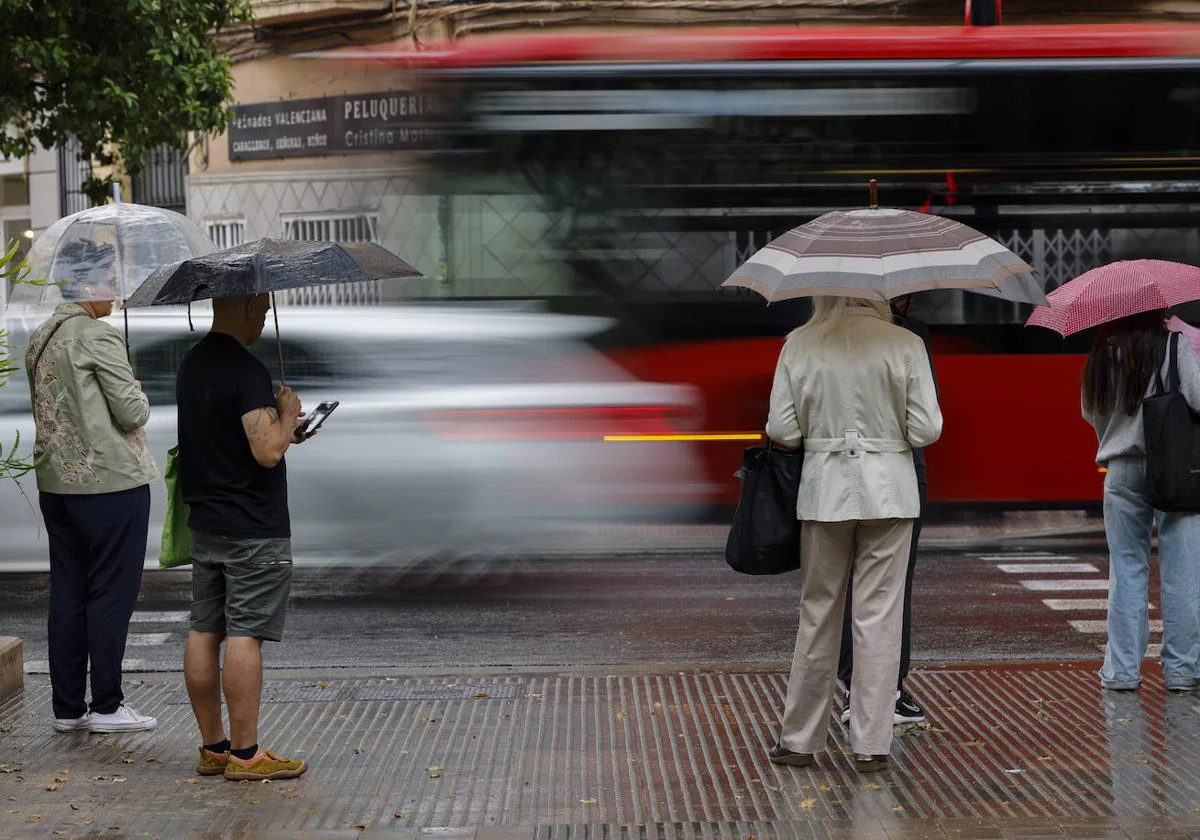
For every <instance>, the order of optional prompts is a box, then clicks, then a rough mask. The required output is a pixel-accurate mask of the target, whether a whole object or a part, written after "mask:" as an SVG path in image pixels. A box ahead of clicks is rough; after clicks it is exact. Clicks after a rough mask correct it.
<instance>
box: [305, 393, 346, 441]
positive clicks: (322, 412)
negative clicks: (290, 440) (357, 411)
mask: <svg viewBox="0 0 1200 840" xmlns="http://www.w3.org/2000/svg"><path fill="white" fill-rule="evenodd" d="M339 404H340V403H338V401H337V400H332V401H326V402H323V403H321V404H320V405H318V406H317V407H316V409H315V410H314V411H313V412H312V413H311V414H309V415H308V416H307V417H305V418H304V422H303V423H302V424H300V425H299V426H298V427H297V428H296V437H297V438H309V437H312V436H313V435H315V434H316V433H317V429H319V428H321V426H322V425H323V424H324V423H325V420H326V419H327V418H328V417H329V415H330V414H333V410H334V409H335V408H337V407H338V405H339Z"/></svg>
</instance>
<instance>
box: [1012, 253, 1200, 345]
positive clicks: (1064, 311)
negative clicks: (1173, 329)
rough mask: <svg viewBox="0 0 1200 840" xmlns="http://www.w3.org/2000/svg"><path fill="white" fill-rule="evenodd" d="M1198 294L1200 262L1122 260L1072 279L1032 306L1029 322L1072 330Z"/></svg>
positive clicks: (1199, 297)
mask: <svg viewBox="0 0 1200 840" xmlns="http://www.w3.org/2000/svg"><path fill="white" fill-rule="evenodd" d="M1194 300H1200V268H1196V267H1195V266H1191V265H1185V264H1184V263H1177V262H1169V261H1167V260H1122V261H1120V262H1114V263H1109V264H1108V265H1102V266H1100V267H1099V268H1093V269H1092V270H1091V271H1088V272H1085V273H1084V274H1081V275H1079V276H1078V277H1076V278H1075V279H1074V280H1068V281H1067V282H1066V283H1063V284H1062V285H1061V286H1059V287H1058V288H1057V289H1055V290H1054V291H1053V292H1051V293H1050V300H1049V306H1039V307H1038V308H1037V309H1035V310H1033V314H1032V315H1031V316H1029V320H1028V321H1026V322H1025V325H1026V326H1029V327H1046V328H1047V329H1051V330H1054V331H1055V332H1057V333H1059V334H1060V335H1064V336H1067V335H1072V334H1073V333H1077V332H1081V331H1083V330H1086V329H1090V328H1091V327H1096V326H1099V325H1100V324H1104V323H1107V322H1109V321H1116V320H1119V319H1121V318H1125V317H1127V316H1129V315H1137V314H1138V313H1139V312H1151V311H1153V310H1155V309H1168V308H1170V307H1172V306H1178V305H1180V304H1181V303H1189V302H1190V301H1194Z"/></svg>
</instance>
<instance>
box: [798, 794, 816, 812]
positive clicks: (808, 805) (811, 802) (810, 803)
mask: <svg viewBox="0 0 1200 840" xmlns="http://www.w3.org/2000/svg"><path fill="white" fill-rule="evenodd" d="M816 804H817V800H815V799H813V798H812V797H811V796H806V797H804V798H803V799H801V800H800V801H799V802H797V803H796V807H797V808H799V809H800V810H801V811H811V810H812V809H813V807H814V806H815V805H816Z"/></svg>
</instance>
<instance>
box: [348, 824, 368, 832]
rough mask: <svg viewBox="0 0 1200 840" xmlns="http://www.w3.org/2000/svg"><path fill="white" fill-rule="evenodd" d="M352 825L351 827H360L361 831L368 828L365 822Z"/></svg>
mask: <svg viewBox="0 0 1200 840" xmlns="http://www.w3.org/2000/svg"><path fill="white" fill-rule="evenodd" d="M350 827H351V828H355V829H358V830H359V831H366V830H367V827H366V826H365V825H364V824H363V823H355V824H354V825H352V826H350Z"/></svg>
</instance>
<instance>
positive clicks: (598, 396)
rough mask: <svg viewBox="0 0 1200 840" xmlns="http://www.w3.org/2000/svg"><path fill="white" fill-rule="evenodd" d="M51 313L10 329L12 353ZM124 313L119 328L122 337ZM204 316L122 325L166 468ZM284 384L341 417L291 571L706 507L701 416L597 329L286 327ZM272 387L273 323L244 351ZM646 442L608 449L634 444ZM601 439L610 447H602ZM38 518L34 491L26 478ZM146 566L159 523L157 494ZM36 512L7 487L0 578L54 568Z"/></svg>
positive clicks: (298, 321)
mask: <svg viewBox="0 0 1200 840" xmlns="http://www.w3.org/2000/svg"><path fill="white" fill-rule="evenodd" d="M46 314H47V312H46V311H44V310H40V309H39V310H38V311H37V312H36V313H34V314H30V313H26V314H24V315H16V314H15V313H13V312H12V311H11V310H10V313H9V317H8V318H7V322H8V329H9V330H10V332H11V333H12V337H11V345H12V348H13V350H14V351H15V352H18V353H19V352H22V351H23V349H24V347H25V344H26V341H27V336H28V333H29V332H30V331H31V330H32V329H33V328H35V327H36V326H37V324H38V323H40V321H41V320H42V319H43V318H45V317H46ZM121 317H122V316H121V315H120V313H118V314H117V315H115V316H113V318H112V319H111V321H112V323H113V324H114V325H116V326H118V327H120V326H121V320H120V319H121ZM209 319H210V316H209V315H208V314H207V313H196V314H195V318H194V321H195V327H196V331H195V332H191V331H189V329H188V322H187V315H186V314H185V313H184V312H182V311H175V310H172V311H154V310H149V311H138V310H135V311H131V312H130V313H129V327H130V344H131V347H132V360H133V365H134V372H135V375H136V376H137V377H138V378H139V379H140V380H141V381H142V384H143V388H144V390H145V392H146V393H147V395H148V396H149V397H150V402H151V406H152V412H151V419H150V422H149V424H148V426H147V432H148V435H149V438H150V442H151V445H152V447H153V450H154V454H155V458H156V460H157V462H158V463H159V465H160V467H161V466H162V464H163V463H164V462H165V459H166V451H167V449H168V448H170V447H171V446H173V445H174V444H175V443H176V442H177V438H176V431H175V429H176V407H175V372H176V369H177V368H178V366H179V362H180V360H181V359H182V358H183V355H184V354H185V353H186V352H187V350H188V349H189V348H190V347H191V346H192V345H193V344H194V343H195V342H196V341H198V340H199V339H200V338H201V337H202V336H203V334H204V332H206V331H207V329H208V325H209ZM279 320H280V327H281V335H282V349H283V357H284V372H285V376H286V381H287V384H288V385H290V386H292V387H293V388H295V389H296V391H297V392H298V393H299V395H300V397H301V399H302V400H303V402H304V405H305V407H306V408H307V409H312V408H315V407H316V406H317V404H318V403H319V402H321V401H322V400H338V401H340V403H341V404H340V406H339V407H338V409H337V411H335V412H334V413H333V415H332V416H331V417H330V418H329V419H328V421H326V423H325V425H324V427H323V428H322V429H321V431H320V432H319V434H318V435H317V436H316V437H314V438H313V439H312V440H310V441H308V442H306V443H304V444H303V445H301V446H296V447H293V448H292V449H291V450H289V452H288V455H287V462H288V494H289V499H290V506H291V513H292V530H293V540H294V545H295V550H296V554H297V558H298V560H307V561H308V562H314V563H338V562H354V563H360V562H388V561H395V562H406V561H409V560H411V559H413V558H417V557H422V556H428V555H430V554H435V553H446V552H449V553H470V554H473V555H480V554H483V555H487V554H494V553H500V552H519V551H521V550H523V549H537V548H538V541H539V539H540V533H541V529H540V526H541V525H543V524H544V523H546V522H547V521H550V520H554V519H561V518H570V519H577V520H596V519H609V518H613V517H621V518H625V517H629V516H636V517H638V518H653V517H655V516H657V515H659V514H661V513H663V512H668V511H672V512H674V511H680V510H687V509H689V507H690V506H692V505H694V504H698V503H701V502H703V500H704V499H705V498H706V497H707V496H708V495H709V493H710V492H711V488H709V487H708V486H707V484H706V483H705V480H704V478H703V470H702V466H701V464H700V462H699V460H698V457H697V455H696V453H695V452H694V450H693V448H692V447H693V444H690V443H688V442H686V441H675V440H664V439H663V437H664V436H666V437H670V436H671V435H673V434H680V433H686V432H687V431H689V430H694V429H696V428H697V427H698V426H699V424H700V421H701V418H700V415H699V409H698V406H699V401H698V399H697V397H696V395H695V394H694V393H693V392H692V391H691V389H689V388H687V387H683V386H675V385H663V384H656V383H648V382H639V381H637V380H635V379H633V378H632V377H631V376H630V375H629V374H627V373H626V372H625V371H623V370H622V369H621V368H620V367H619V366H617V365H615V364H614V363H612V362H611V361H609V360H608V359H607V358H606V357H604V356H603V355H602V354H600V353H598V352H596V351H595V350H593V349H592V348H591V347H590V346H589V345H588V344H587V343H586V342H585V341H584V340H583V339H584V338H586V337H587V336H588V335H590V334H593V333H595V332H597V331H599V330H601V329H603V328H604V327H605V326H606V325H607V322H606V321H604V320H603V319H597V318H586V317H578V316H564V315H552V314H546V313H540V312H520V311H505V310H501V309H481V308H458V307H426V306H417V305H414V306H401V307H388V308H370V309H366V308H364V309H291V308H284V309H282V310H281V311H280V313H279ZM251 349H252V351H253V352H254V353H255V354H256V355H258V356H259V358H261V359H262V360H263V361H264V362H265V363H266V364H267V366H268V368H269V369H270V370H271V372H272V376H273V377H274V378H275V380H276V382H278V380H279V362H278V358H277V352H278V346H277V344H276V341H275V335H274V329H273V325H272V322H271V318H270V316H268V322H267V327H266V329H265V330H264V333H263V337H262V338H261V339H260V340H259V342H257V343H256V344H255V345H254V346H253V347H252V348H251ZM17 431H19V432H20V435H21V439H22V441H24V442H26V444H27V445H28V444H32V441H33V437H34V432H33V420H32V417H31V416H30V412H29V395H28V384H27V382H26V381H25V376H24V372H23V366H22V371H21V372H20V373H18V374H16V375H14V376H13V377H12V379H11V381H10V382H9V384H8V385H6V386H4V387H3V388H0V440H3V441H5V442H6V443H8V442H11V440H12V437H13V434H14V433H15V432H17ZM646 436H649V437H651V438H654V439H653V440H650V441H645V442H641V441H637V440H633V441H630V440H618V441H614V440H612V438H614V437H617V438H629V437H633V438H639V437H646ZM606 438H608V440H606ZM22 485H23V487H24V489H25V492H26V494H27V495H28V498H29V499H30V500H31V501H32V502H33V507H34V508H36V506H37V494H36V486H35V482H34V481H33V477H32V476H29V477H27V478H26V479H24V480H23V482H22ZM153 492H154V496H153V506H152V514H151V523H150V545H149V557H150V558H151V559H153V558H157V552H158V545H157V543H158V535H159V532H160V530H161V523H162V517H163V512H164V504H165V502H164V493H163V485H162V482H161V481H159V482H155V485H154V487H153ZM40 523H41V520H40V515H39V514H37V513H36V512H35V511H34V510H32V509H31V508H30V505H29V504H28V503H27V502H26V501H25V499H23V498H22V495H21V493H20V491H19V490H18V488H17V487H15V486H13V483H12V482H0V534H3V538H2V539H0V568H9V567H14V566H22V567H29V568H45V567H48V561H47V559H46V556H47V554H46V545H45V535H44V533H43V532H42V530H41V524H40Z"/></svg>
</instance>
